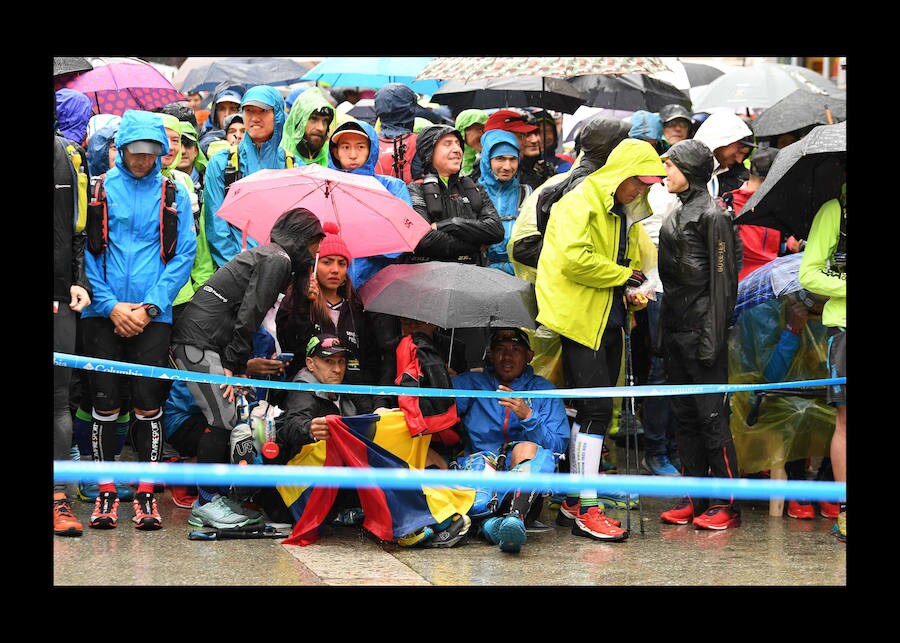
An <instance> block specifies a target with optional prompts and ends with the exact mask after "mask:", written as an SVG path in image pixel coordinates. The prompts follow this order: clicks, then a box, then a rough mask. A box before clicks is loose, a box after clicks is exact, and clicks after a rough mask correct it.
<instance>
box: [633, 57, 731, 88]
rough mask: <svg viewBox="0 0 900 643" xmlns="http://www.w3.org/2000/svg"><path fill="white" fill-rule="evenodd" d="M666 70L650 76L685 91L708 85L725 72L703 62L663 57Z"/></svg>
mask: <svg viewBox="0 0 900 643" xmlns="http://www.w3.org/2000/svg"><path fill="white" fill-rule="evenodd" d="M663 61H664V62H665V63H666V66H667V67H668V68H669V70H668V71H658V72H655V73H653V74H651V76H652V77H653V78H656V79H658V80H662V81H665V82H667V83H669V84H670V85H674V86H675V87H677V88H678V89H680V90H682V91H684V92H687V91H688V90H690V89H691V88H692V87H702V86H703V85H708V84H710V83H711V82H712V81H714V80H715V79H716V78H718V77H719V76H721V75H722V74H724V73H725V71H724V70H722V69H720V68H718V67H714V66H713V65H707V64H705V63H698V62H689V61H686V60H679V59H677V58H663Z"/></svg>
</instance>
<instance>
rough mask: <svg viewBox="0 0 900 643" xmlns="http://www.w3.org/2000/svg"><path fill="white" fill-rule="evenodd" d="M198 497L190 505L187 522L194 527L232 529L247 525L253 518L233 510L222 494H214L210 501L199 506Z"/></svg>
mask: <svg viewBox="0 0 900 643" xmlns="http://www.w3.org/2000/svg"><path fill="white" fill-rule="evenodd" d="M199 503H200V501H199V499H198V500H197V502H195V503H194V505H193V506H192V507H191V515H190V516H189V517H188V524H189V525H193V526H194V527H213V528H215V529H234V528H236V527H244V526H245V525H249V524H251V523H252V522H254V521H253V520H251V518H250V517H249V516H247V515H246V514H243V513H239V512H237V511H235V510H234V509H233V508H232V506H231V505H229V504H228V503H227V502H226V499H225V497H224V496H216V497H215V498H214V499H213V500H211V501H210V502H207V503H206V504H205V505H203V506H200V504H199Z"/></svg>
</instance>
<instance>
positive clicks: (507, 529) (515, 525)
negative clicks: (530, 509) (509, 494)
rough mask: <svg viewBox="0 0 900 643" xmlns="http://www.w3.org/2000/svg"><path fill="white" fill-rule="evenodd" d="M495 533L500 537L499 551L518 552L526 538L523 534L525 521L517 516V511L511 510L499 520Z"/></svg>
mask: <svg viewBox="0 0 900 643" xmlns="http://www.w3.org/2000/svg"><path fill="white" fill-rule="evenodd" d="M497 535H498V537H499V538H500V542H499V543H498V544H499V545H500V551H505V552H509V553H510V554H518V553H519V552H520V551H522V545H524V544H525V541H526V540H527V539H528V536H526V535H525V521H524V520H522V519H521V518H520V517H519V514H518V512H512V513H510V514H508V515H507V516H506V517H505V518H503V520H501V521H500V525H499V527H498V528H497Z"/></svg>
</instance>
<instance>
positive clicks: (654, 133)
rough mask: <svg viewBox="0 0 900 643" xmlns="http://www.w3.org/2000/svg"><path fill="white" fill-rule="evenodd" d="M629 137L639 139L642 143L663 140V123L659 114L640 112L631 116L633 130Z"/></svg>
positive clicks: (629, 131) (630, 131) (629, 132)
mask: <svg viewBox="0 0 900 643" xmlns="http://www.w3.org/2000/svg"><path fill="white" fill-rule="evenodd" d="M628 136H630V137H631V138H639V139H641V140H642V141H646V140H650V139H653V140H656V141H658V140H659V139H661V138H662V121H661V120H660V118H659V115H658V114H654V113H653V112H648V111H646V110H643V109H641V110H638V111H636V112H635V113H634V114H632V115H631V129H630V130H628Z"/></svg>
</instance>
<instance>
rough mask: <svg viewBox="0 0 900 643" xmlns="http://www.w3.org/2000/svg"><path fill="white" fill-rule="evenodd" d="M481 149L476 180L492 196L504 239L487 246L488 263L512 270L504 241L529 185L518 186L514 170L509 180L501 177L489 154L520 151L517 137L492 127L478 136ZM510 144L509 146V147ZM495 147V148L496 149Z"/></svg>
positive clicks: (507, 238) (501, 268) (506, 239)
mask: <svg viewBox="0 0 900 643" xmlns="http://www.w3.org/2000/svg"><path fill="white" fill-rule="evenodd" d="M481 141H482V153H481V160H480V166H481V173H480V175H479V177H478V183H479V184H481V185H483V186H484V189H485V191H486V192H487V193H488V196H489V197H491V202H493V204H494V207H495V208H496V209H497V214H499V215H500V221H501V222H502V224H503V240H502V241H499V242H497V243H495V244H494V245H492V246H490V247H489V248H488V249H487V260H488V265H489V266H490V267H491V268H496V269H497V270H502V271H504V272H506V273H508V274H510V275H513V274H515V272H514V271H513V267H512V264H511V263H510V261H509V255H508V254H507V252H506V245H507V243H508V242H509V238H510V235H511V234H512V228H513V225H514V224H515V222H516V217H517V216H518V215H519V202H520V201H521V200H524V197H525V196H526V195H527V194H530V193H531V188H530V187H529V186H527V185H523V186H522V188H523V189H520V186H519V181H518V179H517V178H516V175H515V174H514V175H513V177H512V178H511V179H510V180H508V181H501V180H500V179H498V178H497V177H496V176H495V175H494V171H493V170H492V169H491V157H492V156H496V155H498V154H501V155H502V154H507V153H508V152H513V149H514V150H515V151H514V152H513V155H515V156H518V154H519V140H518V139H517V138H516V135H515V134H513V133H512V132H507V131H505V130H500V129H494V130H490V131H488V132H485V133H484V135H483V136H482V137H481ZM501 145H505V146H506V151H504V150H499V149H498V148H499V146H501ZM511 148H512V149H511ZM495 150H497V151H495Z"/></svg>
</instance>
